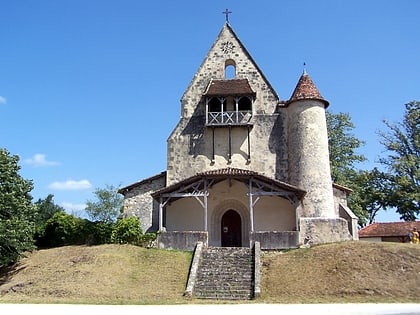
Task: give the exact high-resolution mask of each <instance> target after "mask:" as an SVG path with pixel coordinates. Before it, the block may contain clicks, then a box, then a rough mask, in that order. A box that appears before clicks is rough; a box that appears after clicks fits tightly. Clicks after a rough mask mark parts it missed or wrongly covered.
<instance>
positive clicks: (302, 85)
mask: <svg viewBox="0 0 420 315" xmlns="http://www.w3.org/2000/svg"><path fill="white" fill-rule="evenodd" d="M300 100H318V101H321V102H323V103H324V105H325V108H327V107H328V105H329V103H328V101H326V100H325V99H324V98H323V97H322V96H321V93H319V91H318V89H317V88H316V86H315V84H314V82H313V81H312V79H311V78H310V77H309V75H308V74H307V73H306V72H304V73H303V74H302V76H301V77H300V79H299V82H298V83H297V85H296V87H295V90H294V91H293V93H292V96H291V97H290V100H289V101H288V103H289V104H290V103H292V102H295V101H300Z"/></svg>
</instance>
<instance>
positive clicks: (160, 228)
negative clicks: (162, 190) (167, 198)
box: [159, 197, 163, 231]
mask: <svg viewBox="0 0 420 315" xmlns="http://www.w3.org/2000/svg"><path fill="white" fill-rule="evenodd" d="M159 231H163V198H162V197H160V200H159Z"/></svg>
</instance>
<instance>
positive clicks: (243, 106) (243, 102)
mask: <svg viewBox="0 0 420 315" xmlns="http://www.w3.org/2000/svg"><path fill="white" fill-rule="evenodd" d="M251 109H252V101H251V99H250V98H249V97H247V96H243V97H241V98H240V99H239V102H238V110H239V111H248V110H251Z"/></svg>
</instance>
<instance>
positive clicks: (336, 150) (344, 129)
mask: <svg viewBox="0 0 420 315" xmlns="http://www.w3.org/2000/svg"><path fill="white" fill-rule="evenodd" d="M326 117H327V128H328V145H329V151H330V161H331V177H332V180H333V181H334V182H335V183H338V184H341V185H348V184H349V182H350V180H349V179H350V178H349V177H351V176H354V175H355V173H356V172H357V171H356V164H357V163H360V162H363V161H365V160H366V157H365V156H363V155H362V154H357V153H356V150H357V149H359V148H360V147H361V146H362V145H364V142H363V141H361V140H359V139H358V138H357V137H356V136H355V135H354V134H353V133H352V130H353V129H354V128H355V126H354V124H353V122H352V121H351V118H350V115H349V114H347V113H338V114H333V113H330V112H327V113H326Z"/></svg>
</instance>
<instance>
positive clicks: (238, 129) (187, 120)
mask: <svg viewBox="0 0 420 315" xmlns="http://www.w3.org/2000/svg"><path fill="white" fill-rule="evenodd" d="M224 13H225V14H226V19H227V20H226V23H225V24H224V26H223V28H222V30H221V31H220V33H219V35H218V36H217V38H216V40H215V42H214V43H213V45H212V47H211V48H210V50H209V52H208V53H207V55H206V57H205V58H204V60H203V62H202V64H201V65H200V67H199V69H198V71H197V72H196V74H195V75H194V77H193V79H192V80H191V82H190V84H189V86H188V87H187V89H186V91H185V92H184V94H183V96H182V98H181V118H180V120H179V122H178V124H177V126H176V127H175V129H174V130H173V132H172V133H171V135H170V136H169V138H168V142H167V143H168V150H167V152H168V158H167V185H170V184H171V183H174V182H176V181H179V180H182V179H184V178H188V177H191V176H194V175H195V174H197V173H200V172H203V171H210V170H215V169H223V168H226V167H232V168H240V169H246V170H253V171H256V172H258V173H261V174H265V175H267V176H270V177H272V178H275V177H276V176H275V171H276V170H275V164H276V159H277V151H278V150H275V149H273V148H272V147H271V146H270V143H269V135H270V134H271V133H272V130H273V125H274V124H275V121H276V120H277V116H278V114H277V113H276V108H277V105H278V102H279V98H278V96H277V94H276V92H275V91H274V89H273V88H272V86H271V85H270V83H269V82H268V80H267V79H266V78H265V76H264V74H263V73H262V71H261V70H260V69H259V67H258V66H257V64H256V63H255V62H254V60H253V59H252V57H251V55H250V54H249V53H248V51H247V50H246V48H245V46H244V45H243V44H242V42H241V41H240V40H239V38H238V37H237V35H236V34H235V32H234V31H233V29H232V27H231V26H230V25H229V23H228V13H226V12H224ZM283 151H284V150H283Z"/></svg>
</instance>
